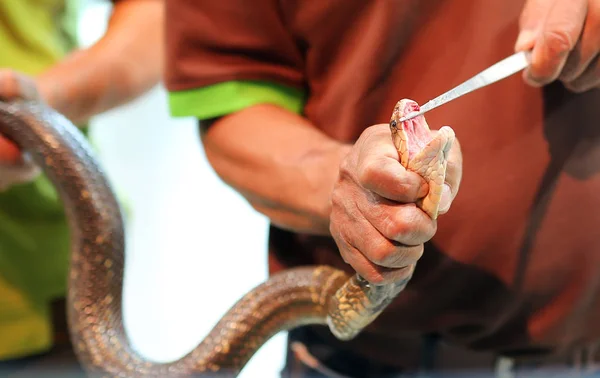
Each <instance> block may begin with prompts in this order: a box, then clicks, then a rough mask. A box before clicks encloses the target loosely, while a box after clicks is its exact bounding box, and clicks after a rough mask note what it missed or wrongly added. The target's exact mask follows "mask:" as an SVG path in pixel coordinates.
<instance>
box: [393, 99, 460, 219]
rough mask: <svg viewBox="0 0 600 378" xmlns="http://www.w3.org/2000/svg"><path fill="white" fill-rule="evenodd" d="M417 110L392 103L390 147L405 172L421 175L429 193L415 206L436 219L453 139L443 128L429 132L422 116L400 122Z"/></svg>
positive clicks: (451, 132)
mask: <svg viewBox="0 0 600 378" xmlns="http://www.w3.org/2000/svg"><path fill="white" fill-rule="evenodd" d="M419 110H420V107H419V104H417V103H416V102H415V101H413V100H410V99H402V100H400V101H398V102H397V103H396V106H395V107H394V110H393V112H392V117H391V120H390V130H391V132H392V140H393V142H394V146H395V147H396V149H397V150H398V155H399V158H400V164H402V165H403V166H404V167H405V168H406V169H407V170H410V171H413V172H416V173H418V174H419V175H421V177H423V179H425V181H426V182H427V183H428V184H429V193H428V194H427V196H426V197H425V198H424V199H423V200H422V201H421V202H420V203H419V204H418V205H419V207H421V208H422V209H423V210H424V211H425V212H426V213H427V214H428V215H429V216H430V217H431V218H433V219H436V218H437V216H438V211H439V206H440V201H441V197H442V191H444V190H445V189H444V179H445V177H446V166H447V163H448V154H449V152H450V148H451V147H452V144H453V142H454V139H455V135H454V130H452V129H451V128H450V127H448V126H444V127H442V128H440V129H439V130H437V131H432V130H430V128H429V125H428V124H427V121H426V120H425V116H424V115H420V116H417V117H414V118H411V119H409V120H407V121H404V122H400V119H401V118H402V117H404V116H407V115H409V114H410V113H413V112H418V111H419Z"/></svg>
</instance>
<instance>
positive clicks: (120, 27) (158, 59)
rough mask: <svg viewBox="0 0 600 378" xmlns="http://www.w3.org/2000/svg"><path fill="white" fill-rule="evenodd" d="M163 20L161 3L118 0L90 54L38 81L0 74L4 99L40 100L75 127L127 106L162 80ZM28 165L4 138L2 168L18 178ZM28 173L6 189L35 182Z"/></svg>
mask: <svg viewBox="0 0 600 378" xmlns="http://www.w3.org/2000/svg"><path fill="white" fill-rule="evenodd" d="M163 17H164V10H163V1H162V0H116V1H115V5H114V8H113V13H112V15H111V17H110V21H109V24H108V27H107V31H106V33H105V34H104V36H103V37H102V38H100V39H99V40H98V41H97V42H96V43H95V44H93V45H92V46H90V47H89V48H86V49H82V50H79V51H75V52H73V53H71V54H70V55H68V56H67V57H66V58H64V59H63V60H61V61H60V62H58V63H57V64H55V65H54V66H52V67H50V68H49V69H47V70H46V71H44V72H42V73H41V74H40V75H38V76H36V77H31V76H27V75H24V74H22V73H19V72H16V71H12V70H0V98H2V99H5V100H11V99H15V98H23V99H30V100H41V101H43V102H45V103H47V104H48V105H50V106H51V107H53V108H54V109H56V110H57V111H58V112H60V113H62V114H63V115H65V116H66V117H67V118H69V119H70V120H71V121H73V122H75V123H82V122H85V121H87V120H88V118H90V117H91V116H93V115H95V114H99V113H101V112H103V111H106V110H109V109H111V108H114V107H116V106H119V105H122V104H124V103H126V102H128V101H130V100H132V99H134V98H136V97H137V96H139V95H141V94H143V93H144V92H145V91H147V90H148V89H150V88H152V87H153V86H154V85H156V83H158V81H159V80H160V77H161V73H162V69H163V56H162V55H163V28H162V20H163ZM23 163H24V160H23V159H22V157H21V154H20V151H19V150H18V149H17V148H16V147H15V146H14V144H12V143H11V142H10V141H8V140H6V139H5V138H2V136H0V165H3V166H4V167H6V166H7V165H9V166H12V167H10V171H11V172H16V171H17V170H16V169H15V168H17V166H18V165H23ZM7 169H8V168H7ZM23 169H24V170H25V169H26V170H27V174H23V175H14V174H11V175H10V177H12V179H10V177H9V175H3V176H4V181H5V183H7V184H6V185H8V182H14V183H17V182H22V181H27V180H29V179H31V177H32V175H31V174H30V172H31V167H29V166H27V167H26V166H23ZM19 177H20V178H21V179H19Z"/></svg>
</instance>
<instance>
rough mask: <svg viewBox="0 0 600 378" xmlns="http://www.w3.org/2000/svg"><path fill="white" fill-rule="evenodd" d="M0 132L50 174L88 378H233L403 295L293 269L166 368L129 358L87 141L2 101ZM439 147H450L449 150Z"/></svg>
mask: <svg viewBox="0 0 600 378" xmlns="http://www.w3.org/2000/svg"><path fill="white" fill-rule="evenodd" d="M403 101H407V100H403ZM411 103H414V102H411ZM400 105H401V106H402V108H399V107H398V106H400ZM405 105H406V103H405V102H402V101H400V102H399V103H398V105H397V106H396V109H395V110H394V115H393V119H394V118H395V117H397V116H398V115H400V116H401V115H402V112H403V111H404V108H405ZM393 119H392V124H391V125H392V135H394V140H395V142H397V139H398V136H399V135H402V137H404V138H405V139H406V138H408V139H410V138H411V132H403V131H402V128H401V127H400V128H399V127H398V125H394V122H393ZM422 120H423V122H424V118H423V119H422ZM425 126H426V124H425ZM399 130H400V132H398V131H399ZM427 132H429V129H428V128H427ZM0 133H1V134H3V135H5V136H6V137H8V138H9V139H11V140H13V141H14V142H16V143H17V145H19V146H20V148H21V149H22V150H23V151H26V152H27V154H28V155H29V156H31V158H32V159H33V161H34V162H35V163H36V165H38V166H39V167H40V168H41V169H42V171H43V172H44V173H46V175H47V176H48V177H49V179H50V180H51V181H52V183H53V184H54V185H55V187H56V189H57V191H58V193H59V195H60V198H61V199H62V201H63V205H64V207H65V209H66V213H67V217H68V220H69V225H70V230H71V248H72V251H71V261H70V276H69V281H68V287H69V289H68V298H67V299H68V300H67V303H68V309H67V311H68V321H69V328H70V333H71V339H72V342H73V345H74V348H75V351H76V353H77V355H78V358H79V360H80V362H81V363H82V364H83V366H84V367H85V368H86V370H87V371H88V373H89V375H90V376H114V377H141V376H144V377H173V376H186V377H187V376H210V375H213V374H217V373H218V374H219V376H231V377H234V376H236V375H238V374H239V372H240V371H241V369H242V368H243V367H244V365H245V364H246V363H247V362H248V361H249V359H250V358H251V357H252V356H253V355H254V353H255V352H256V351H257V350H258V349H259V348H260V347H261V346H262V345H263V344H264V343H265V342H266V341H268V340H269V339H270V338H271V337H272V336H273V335H275V334H276V333H278V332H280V331H284V330H289V329H292V328H294V327H298V326H300V325H307V324H328V325H329V327H330V329H331V331H332V332H333V333H334V334H335V335H336V336H337V337H338V338H340V339H343V340H348V339H351V338H352V337H354V336H355V335H356V334H358V333H359V332H360V331H361V330H362V329H363V328H364V327H365V326H367V325H368V324H369V323H370V322H371V321H373V320H374V319H375V318H376V317H377V315H378V314H379V313H381V311H383V309H384V308H385V306H386V305H387V304H388V303H389V302H391V300H392V299H393V298H394V297H395V295H397V293H398V292H399V291H401V290H402V288H403V287H404V285H384V286H373V285H370V284H368V283H367V282H366V281H364V280H362V279H361V278H360V277H358V276H356V275H354V276H349V275H347V274H346V273H345V272H343V271H341V270H337V269H334V268H332V267H327V266H310V267H299V268H294V269H290V270H287V271H284V272H281V273H278V274H275V275H273V276H271V277H270V278H269V279H268V280H267V281H266V282H264V283H263V284H261V285H259V286H257V287H256V288H254V289H253V290H251V291H250V292H248V294H246V295H245V296H244V297H243V298H242V299H240V300H239V301H238V302H237V303H236V304H235V305H234V306H233V307H232V308H231V309H230V310H229V311H228V312H227V313H226V314H225V315H224V316H223V317H222V319H221V320H220V321H219V322H218V323H217V324H216V325H215V327H214V328H213V329H212V331H211V332H210V333H209V334H208V335H207V336H206V337H205V338H204V340H202V342H201V343H200V344H199V345H198V346H197V347H196V348H195V349H194V350H192V351H191V352H190V353H188V354H187V355H186V356H184V357H182V358H181V359H179V360H177V361H174V362H170V363H154V362H151V361H148V360H146V359H145V358H143V357H142V356H141V355H140V354H138V353H137V352H136V351H135V350H133V348H132V347H131V344H130V342H129V340H128V338H127V335H126V332H125V329H124V326H123V321H122V309H121V304H122V288H123V273H124V264H125V256H124V252H125V239H124V229H123V219H122V217H121V211H120V208H119V205H118V202H117V200H116V198H115V196H114V194H113V191H112V190H111V187H110V185H109V183H108V181H107V180H106V178H105V175H104V174H103V171H102V169H101V167H100V166H99V165H98V164H97V162H96V159H95V157H94V154H93V152H92V151H91V149H90V147H89V145H88V143H87V141H86V140H85V139H84V138H83V136H82V134H81V133H80V132H79V131H78V130H77V128H76V127H75V126H74V125H72V124H71V123H70V122H69V121H68V120H67V119H66V118H64V117H63V116H62V115H60V114H58V113H56V112H55V111H53V110H52V109H50V108H48V107H46V106H44V105H40V104H34V103H28V102H14V103H2V102H0ZM436 140H437V139H436ZM446 142H448V143H451V140H447V141H446ZM399 143H400V144H397V147H399V146H400V148H399V151H400V152H401V151H402V148H404V147H401V145H402V146H408V144H407V143H406V142H399ZM402 143H404V144H402ZM444 146H446V147H448V145H447V143H446V144H444ZM446 147H444V148H441V149H440V148H437V153H435V154H433V155H432V154H431V153H430V154H429V155H428V156H430V155H431V156H437V157H438V158H436V159H430V160H431V161H434V163H435V164H438V167H437V168H435V167H434V165H433V164H430V163H427V164H428V166H430V167H432V168H430V169H429V172H430V173H431V172H432V171H435V172H437V173H436V175H434V176H435V177H433V179H432V180H429V181H430V183H431V185H432V188H431V189H430V194H431V197H432V198H431V201H430V200H429V199H428V198H426V199H425V200H424V203H425V205H424V206H425V207H426V208H427V209H428V210H426V211H428V213H429V212H431V211H433V212H432V213H431V214H433V215H434V216H435V215H436V214H434V213H435V212H436V211H437V210H436V209H437V207H436V206H437V205H436V204H435V201H436V195H437V194H436V193H437V192H436V190H437V189H436V188H437V186H436V185H437V183H438V182H440V181H439V177H440V176H441V177H442V181H441V182H442V183H443V176H444V172H445V167H446V166H445V152H447V148H446ZM424 150H427V148H425V149H424ZM440 153H441V154H442V155H440ZM401 155H402V152H401ZM440 156H441V158H439V157H440ZM440 169H441V170H440ZM440 193H441V192H440ZM428 197H430V196H428ZM437 201H438V202H439V199H438V200H437ZM432 204H433V210H431V208H432V206H431V205H432Z"/></svg>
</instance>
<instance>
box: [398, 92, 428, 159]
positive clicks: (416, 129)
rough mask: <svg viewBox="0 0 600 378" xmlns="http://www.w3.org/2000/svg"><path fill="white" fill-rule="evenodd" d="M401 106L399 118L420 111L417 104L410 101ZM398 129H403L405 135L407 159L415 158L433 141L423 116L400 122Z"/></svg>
mask: <svg viewBox="0 0 600 378" xmlns="http://www.w3.org/2000/svg"><path fill="white" fill-rule="evenodd" d="M401 106H402V108H401V109H400V113H401V114H400V116H401V117H404V116H406V115H409V114H410V113H415V112H418V111H419V110H420V109H421V108H420V107H419V104H417V103H416V102H415V101H412V100H407V101H405V102H404V103H403V104H401ZM400 127H401V128H402V129H404V132H405V133H406V143H407V147H408V158H409V159H412V158H413V157H415V155H416V154H417V153H418V152H419V151H421V150H422V149H423V148H425V146H426V145H427V144H428V143H429V142H431V140H432V139H433V133H432V132H431V130H430V129H429V125H428V124H427V121H425V116H423V115H420V116H418V117H415V118H412V119H409V120H407V121H404V122H402V125H400Z"/></svg>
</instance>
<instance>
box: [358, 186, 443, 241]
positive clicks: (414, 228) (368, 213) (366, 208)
mask: <svg viewBox="0 0 600 378" xmlns="http://www.w3.org/2000/svg"><path fill="white" fill-rule="evenodd" d="M357 208H358V210H359V211H360V213H361V214H362V216H364V218H365V219H366V220H367V221H368V222H369V223H370V224H371V225H372V226H373V227H374V228H375V229H376V230H377V231H378V232H379V233H380V234H381V235H383V237H385V238H387V239H390V240H394V241H397V242H398V243H402V244H404V245H407V246H415V245H419V244H422V243H425V242H426V241H429V240H430V239H431V238H432V237H433V235H435V232H436V229H437V222H436V221H435V220H432V219H431V218H430V217H429V216H428V215H427V214H426V213H425V212H424V211H423V210H421V209H419V208H418V207H417V205H416V204H413V203H410V204H398V203H397V202H392V201H389V200H387V199H385V198H381V197H377V196H375V195H373V196H371V197H370V198H367V201H358V203H357Z"/></svg>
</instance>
